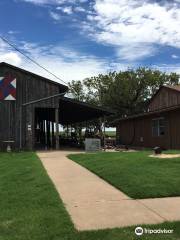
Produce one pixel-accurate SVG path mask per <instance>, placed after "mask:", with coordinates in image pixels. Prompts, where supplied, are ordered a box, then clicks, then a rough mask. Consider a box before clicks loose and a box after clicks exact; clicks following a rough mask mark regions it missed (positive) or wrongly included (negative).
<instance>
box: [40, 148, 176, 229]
mask: <svg viewBox="0 0 180 240" xmlns="http://www.w3.org/2000/svg"><path fill="white" fill-rule="evenodd" d="M70 153H72V152H67V151H56V152H39V153H38V156H39V158H40V159H41V161H42V163H43V165H44V167H45V169H46V170H47V172H48V174H49V176H50V178H51V179H52V181H53V182H54V184H55V186H56V189H57V191H58V192H59V195H60V197H61V199H62V201H63V202H64V205H65V207H66V209H67V211H68V212H69V214H70V216H71V219H72V221H73V223H74V225H75V227H76V229H78V230H94V229H105V228H115V227H124V226H131V225H141V224H157V223H162V222H164V221H174V220H180V197H175V198H158V199H145V200H133V199H131V198H129V197H128V196H127V195H125V194H124V193H122V192H121V191H119V190H117V189H116V188H114V187H113V186H112V185H110V184H108V183H107V182H105V181H103V180H102V179H101V178H99V177H98V176H97V175H95V174H93V173H91V172H90V171H88V170H87V169H85V168H84V167H82V166H80V165H78V164H76V163H75V162H73V161H71V160H69V159H68V158H67V157H66V156H67V155H68V154H70Z"/></svg>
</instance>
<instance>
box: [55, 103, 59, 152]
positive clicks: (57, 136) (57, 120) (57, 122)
mask: <svg viewBox="0 0 180 240" xmlns="http://www.w3.org/2000/svg"><path fill="white" fill-rule="evenodd" d="M55 121H56V150H58V149H59V108H56V109H55Z"/></svg>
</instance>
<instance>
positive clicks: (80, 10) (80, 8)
mask: <svg viewBox="0 0 180 240" xmlns="http://www.w3.org/2000/svg"><path fill="white" fill-rule="evenodd" d="M74 11H76V12H85V11H86V9H84V8H83V7H80V6H78V7H75V8H74Z"/></svg>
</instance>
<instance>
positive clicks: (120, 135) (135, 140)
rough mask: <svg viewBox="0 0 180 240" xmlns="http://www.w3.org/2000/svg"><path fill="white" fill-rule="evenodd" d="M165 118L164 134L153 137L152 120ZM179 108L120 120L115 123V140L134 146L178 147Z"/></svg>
mask: <svg viewBox="0 0 180 240" xmlns="http://www.w3.org/2000/svg"><path fill="white" fill-rule="evenodd" d="M160 117H163V118H164V119H165V135H163V136H158V137H154V136H153V134H152V120H153V119H156V118H160ZM179 123H180V110H176V111H171V112H166V113H163V114H154V115H150V116H145V117H140V118H135V119H129V120H128V119H127V120H122V121H120V122H119V123H118V125H117V140H118V142H119V144H122V145H131V146H136V147H148V148H153V147H155V146H160V147H162V148H164V149H180V124H179Z"/></svg>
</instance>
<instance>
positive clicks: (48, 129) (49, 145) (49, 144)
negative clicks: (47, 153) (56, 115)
mask: <svg viewBox="0 0 180 240" xmlns="http://www.w3.org/2000/svg"><path fill="white" fill-rule="evenodd" d="M47 147H48V148H50V147H51V140H50V121H48V120H47Z"/></svg>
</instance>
